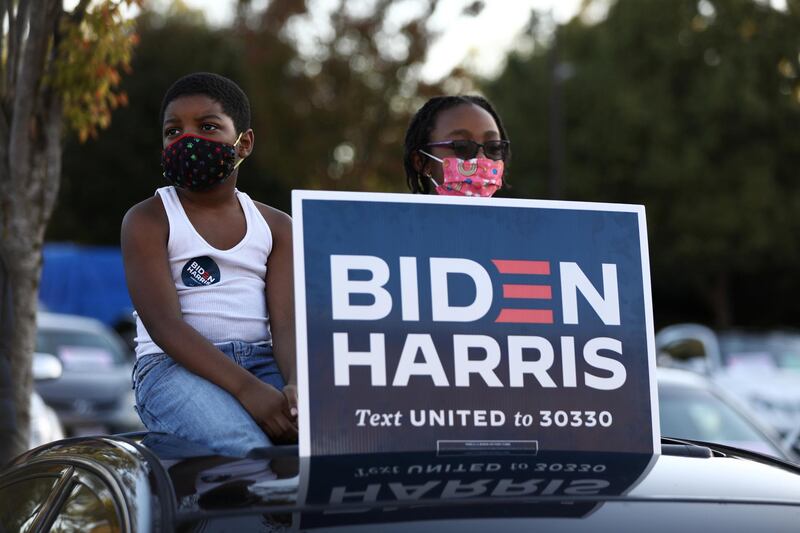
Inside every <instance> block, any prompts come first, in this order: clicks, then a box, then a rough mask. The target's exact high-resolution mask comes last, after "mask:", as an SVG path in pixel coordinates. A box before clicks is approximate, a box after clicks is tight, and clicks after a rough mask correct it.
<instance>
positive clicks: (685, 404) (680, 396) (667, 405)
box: [659, 386, 781, 457]
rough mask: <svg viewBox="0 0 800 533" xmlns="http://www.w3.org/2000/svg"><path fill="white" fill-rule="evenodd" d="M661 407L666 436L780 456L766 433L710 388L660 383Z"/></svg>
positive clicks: (662, 428)
mask: <svg viewBox="0 0 800 533" xmlns="http://www.w3.org/2000/svg"><path fill="white" fill-rule="evenodd" d="M659 411H660V419H661V434H662V435H664V436H665V437H674V438H680V439H694V440H703V441H708V442H717V443H720V444H729V445H732V446H737V447H740V448H743V449H749V450H753V451H758V452H762V453H769V454H771V455H776V456H779V457H780V456H781V452H780V450H778V449H777V448H776V447H775V446H774V445H773V444H772V443H771V442H770V441H769V440H768V439H767V437H766V436H764V435H763V434H762V433H761V432H759V431H758V429H757V428H755V427H754V426H752V425H751V424H750V423H749V422H748V420H747V419H746V418H744V417H743V416H741V415H740V414H739V413H738V412H737V411H735V410H734V409H732V408H731V407H730V406H729V405H728V404H726V403H725V402H723V401H722V400H721V399H720V398H718V397H717V396H715V395H714V394H713V393H712V392H711V391H707V390H702V389H700V390H698V389H690V388H688V387H668V386H665V387H660V388H659Z"/></svg>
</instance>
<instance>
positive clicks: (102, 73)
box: [50, 0, 141, 141]
mask: <svg viewBox="0 0 800 533" xmlns="http://www.w3.org/2000/svg"><path fill="white" fill-rule="evenodd" d="M140 4H141V0H117V1H114V0H108V1H105V2H100V3H95V4H92V5H90V6H88V7H86V8H85V9H86V11H85V12H84V13H82V16H81V17H80V20H79V22H77V23H76V22H75V17H76V16H77V14H76V13H73V14H71V15H70V14H65V15H64V16H62V17H61V21H60V37H59V38H60V42H58V45H57V50H56V60H55V61H54V62H53V67H54V72H53V74H52V79H51V80H50V83H51V84H52V86H53V87H54V88H55V90H56V91H58V92H59V93H60V94H61V95H62V99H63V113H64V119H65V122H66V124H67V126H69V127H70V128H71V129H73V130H74V131H76V132H77V133H78V136H79V138H80V139H81V140H82V141H85V140H86V139H87V138H89V137H96V136H97V130H98V128H107V127H108V125H109V123H110V121H111V112H112V111H113V110H114V109H116V108H117V107H119V106H120V105H125V104H126V103H127V99H128V98H127V95H126V94H125V92H123V91H119V90H118V87H119V84H120V80H121V75H120V71H122V72H130V60H131V54H132V52H133V48H134V46H135V45H136V43H137V37H136V35H135V33H134V32H133V22H132V21H130V20H125V18H124V17H123V12H124V10H125V9H126V8H129V7H131V6H132V5H140ZM82 7H83V6H81V8H82ZM79 9H80V8H79Z"/></svg>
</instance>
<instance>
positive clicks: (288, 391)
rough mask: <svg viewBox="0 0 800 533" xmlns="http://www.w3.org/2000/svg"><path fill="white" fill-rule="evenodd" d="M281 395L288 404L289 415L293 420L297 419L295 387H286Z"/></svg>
mask: <svg viewBox="0 0 800 533" xmlns="http://www.w3.org/2000/svg"><path fill="white" fill-rule="evenodd" d="M283 395H284V396H286V401H287V402H289V414H291V415H292V416H293V417H294V418H295V420H296V419H297V385H286V386H285V387H284V388H283Z"/></svg>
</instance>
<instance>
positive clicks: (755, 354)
mask: <svg viewBox="0 0 800 533" xmlns="http://www.w3.org/2000/svg"><path fill="white" fill-rule="evenodd" d="M656 348H657V350H658V364H659V365H661V366H672V367H679V368H684V369H688V370H693V371H695V372H699V373H702V374H704V375H706V376H707V377H708V378H709V379H710V380H711V381H713V382H714V384H716V385H717V386H718V387H720V388H721V389H723V390H725V391H726V392H728V393H729V394H731V395H732V396H734V397H736V398H738V399H739V400H740V401H742V402H744V403H746V404H747V405H748V406H749V407H750V408H751V409H752V411H753V412H754V413H755V414H756V415H757V416H758V418H759V420H761V421H762V422H763V423H765V424H768V425H770V426H771V427H773V428H774V429H775V430H776V431H778V432H779V433H780V434H781V435H786V434H788V433H790V432H791V431H793V430H794V429H795V428H797V427H800V333H797V332H790V331H772V332H760V333H757V332H746V331H735V330H732V331H724V332H714V331H713V330H711V329H710V328H707V327H706V326H702V325H700V324H676V325H673V326H668V327H666V328H663V329H662V330H660V331H659V332H658V333H657V334H656Z"/></svg>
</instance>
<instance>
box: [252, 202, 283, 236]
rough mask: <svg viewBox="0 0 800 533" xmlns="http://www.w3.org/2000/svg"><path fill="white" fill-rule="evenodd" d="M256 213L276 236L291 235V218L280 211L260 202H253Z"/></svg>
mask: <svg viewBox="0 0 800 533" xmlns="http://www.w3.org/2000/svg"><path fill="white" fill-rule="evenodd" d="M253 203H254V204H255V206H256V208H257V209H258V212H259V213H261V216H263V217H264V220H266V221H267V224H268V225H269V228H270V230H271V231H272V233H273V234H275V235H276V236H278V235H286V234H288V235H291V233H292V217H290V216H289V215H288V214H286V213H284V212H283V211H281V210H280V209H276V208H274V207H272V206H269V205H267V204H263V203H261V202H256V201H255V200H254V201H253Z"/></svg>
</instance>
